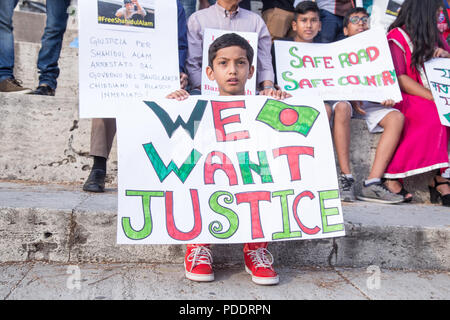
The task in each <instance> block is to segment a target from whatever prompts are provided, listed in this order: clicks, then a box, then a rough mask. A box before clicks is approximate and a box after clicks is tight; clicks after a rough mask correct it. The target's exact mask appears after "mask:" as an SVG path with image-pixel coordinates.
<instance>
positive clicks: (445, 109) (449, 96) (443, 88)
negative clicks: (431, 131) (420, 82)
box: [425, 58, 450, 127]
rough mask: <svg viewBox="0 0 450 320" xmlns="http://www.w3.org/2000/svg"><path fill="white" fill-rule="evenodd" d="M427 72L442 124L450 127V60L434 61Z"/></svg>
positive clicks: (427, 65) (426, 66)
mask: <svg viewBox="0 0 450 320" xmlns="http://www.w3.org/2000/svg"><path fill="white" fill-rule="evenodd" d="M425 71H426V74H427V78H428V84H429V86H430V90H431V92H432V93H433V98H434V102H435V103H436V106H437V112H438V113H439V118H440V119H441V123H442V124H443V125H444V126H449V127H450V59H445V58H435V59H432V60H430V61H428V62H426V63H425Z"/></svg>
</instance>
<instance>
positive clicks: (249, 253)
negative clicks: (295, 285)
mask: <svg viewBox="0 0 450 320" xmlns="http://www.w3.org/2000/svg"><path fill="white" fill-rule="evenodd" d="M266 248H267V242H265V243H246V244H245V246H244V259H245V271H247V272H248V273H250V274H251V275H252V281H253V282H254V283H256V284H260V285H272V284H278V282H279V281H280V280H279V278H278V274H277V273H276V272H275V270H274V269H273V267H272V264H273V256H272V254H271V253H270V252H269V250H267V249H266Z"/></svg>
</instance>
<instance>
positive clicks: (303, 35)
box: [292, 11, 322, 42]
mask: <svg viewBox="0 0 450 320" xmlns="http://www.w3.org/2000/svg"><path fill="white" fill-rule="evenodd" d="M321 28H322V23H321V22H320V17H319V15H318V14H317V12H314V11H308V12H306V13H305V14H299V15H298V16H297V19H296V20H294V21H292V30H294V32H295V39H294V40H295V41H297V42H313V40H314V38H315V37H316V36H317V34H318V33H319V31H320V29H321Z"/></svg>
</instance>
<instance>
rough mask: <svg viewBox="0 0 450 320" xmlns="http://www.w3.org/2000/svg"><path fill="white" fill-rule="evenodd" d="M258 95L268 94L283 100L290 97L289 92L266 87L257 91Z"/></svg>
mask: <svg viewBox="0 0 450 320" xmlns="http://www.w3.org/2000/svg"><path fill="white" fill-rule="evenodd" d="M259 95H260V96H268V97H271V98H274V99H277V100H284V99H287V98H290V97H292V95H291V94H290V93H287V92H286V91H282V90H279V89H275V88H266V89H264V90H262V91H260V92H259Z"/></svg>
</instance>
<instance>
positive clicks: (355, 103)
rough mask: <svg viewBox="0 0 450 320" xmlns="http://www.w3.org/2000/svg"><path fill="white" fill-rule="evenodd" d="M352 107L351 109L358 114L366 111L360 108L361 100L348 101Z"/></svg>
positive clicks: (363, 113)
mask: <svg viewBox="0 0 450 320" xmlns="http://www.w3.org/2000/svg"><path fill="white" fill-rule="evenodd" d="M350 104H351V105H352V107H353V109H354V110H355V111H356V112H358V113H359V114H362V115H365V114H366V112H365V111H364V109H363V108H362V104H363V103H362V101H352V102H351V103H350Z"/></svg>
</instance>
